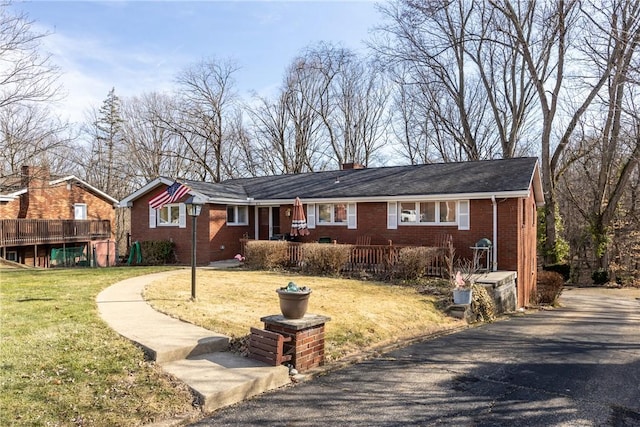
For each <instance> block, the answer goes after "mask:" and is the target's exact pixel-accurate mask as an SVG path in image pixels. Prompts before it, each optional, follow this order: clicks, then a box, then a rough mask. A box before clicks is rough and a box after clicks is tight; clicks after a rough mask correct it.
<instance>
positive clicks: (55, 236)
mask: <svg viewBox="0 0 640 427" xmlns="http://www.w3.org/2000/svg"><path fill="white" fill-rule="evenodd" d="M110 237H111V222H110V221H109V220H67V219H0V247H9V246H27V245H42V244H57V243H73V242H86V241H90V240H101V239H108V238H110Z"/></svg>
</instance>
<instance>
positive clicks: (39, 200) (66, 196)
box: [0, 181, 115, 225]
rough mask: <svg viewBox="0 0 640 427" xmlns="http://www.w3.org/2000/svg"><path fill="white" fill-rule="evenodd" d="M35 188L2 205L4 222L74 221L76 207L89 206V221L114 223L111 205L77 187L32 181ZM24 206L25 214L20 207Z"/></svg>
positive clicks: (1, 210)
mask: <svg viewBox="0 0 640 427" xmlns="http://www.w3.org/2000/svg"><path fill="white" fill-rule="evenodd" d="M31 184H32V187H30V188H29V191H28V192H27V193H25V194H24V195H23V197H22V198H21V199H16V200H13V201H11V202H8V203H0V218H3V219H16V218H27V219H74V209H73V205H74V204H75V203H84V204H86V205H87V219H91V220H105V219H106V220H109V221H111V224H112V225H113V224H114V223H115V209H114V207H113V205H112V203H111V202H110V201H108V200H104V199H103V198H101V197H98V196H96V195H95V194H93V193H91V192H89V191H87V190H85V189H84V188H82V187H80V186H78V185H76V184H74V183H73V182H71V183H70V185H69V186H68V185H67V182H62V183H60V184H57V185H55V186H49V184H48V183H46V182H35V181H32V182H31ZM21 205H22V207H23V209H22V212H20V211H21V209H20V207H21Z"/></svg>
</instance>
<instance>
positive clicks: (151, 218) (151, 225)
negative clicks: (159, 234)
mask: <svg viewBox="0 0 640 427" xmlns="http://www.w3.org/2000/svg"><path fill="white" fill-rule="evenodd" d="M149 228H156V210H155V209H153V208H152V207H151V206H149Z"/></svg>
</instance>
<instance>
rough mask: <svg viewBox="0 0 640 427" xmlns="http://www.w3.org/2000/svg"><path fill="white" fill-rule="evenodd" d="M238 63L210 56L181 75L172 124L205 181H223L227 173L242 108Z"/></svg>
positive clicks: (172, 128)
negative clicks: (228, 152) (230, 137)
mask: <svg viewBox="0 0 640 427" xmlns="http://www.w3.org/2000/svg"><path fill="white" fill-rule="evenodd" d="M238 69H239V68H238V66H237V65H236V64H235V63H233V62H232V61H218V60H215V59H210V60H206V61H202V62H200V63H198V64H196V65H194V66H191V67H189V68H187V69H186V70H184V71H183V72H182V73H180V74H179V75H178V77H177V83H178V86H179V87H178V91H179V92H178V94H179V98H180V102H179V104H178V105H177V115H176V116H175V118H174V120H173V121H172V122H171V123H166V125H169V126H170V127H169V128H170V129H171V130H172V131H173V132H174V133H175V134H176V135H177V136H178V137H179V139H180V142H181V143H182V144H184V145H185V147H187V148H188V154H187V160H188V161H191V162H193V163H194V164H195V165H196V166H197V168H193V171H194V172H195V173H199V177H198V178H199V179H201V180H209V179H211V180H213V181H214V182H220V181H222V180H223V179H225V178H228V177H229V176H226V175H225V162H226V161H227V160H228V159H226V158H225V157H224V153H225V150H226V147H225V144H227V143H228V138H227V137H228V135H229V133H230V132H232V131H233V130H234V129H236V128H235V127H234V126H233V125H231V124H232V123H233V120H234V117H235V116H236V111H235V110H236V109H237V108H238V104H237V102H238V99H237V94H236V93H235V88H234V84H235V82H234V80H233V75H234V74H235V73H236V72H237V71H238Z"/></svg>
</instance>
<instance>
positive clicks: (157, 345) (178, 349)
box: [138, 330, 229, 364]
mask: <svg viewBox="0 0 640 427" xmlns="http://www.w3.org/2000/svg"><path fill="white" fill-rule="evenodd" d="M195 333H196V335H188V334H186V335H185V336H183V337H182V338H181V339H176V338H175V334H174V336H173V337H172V340H171V341H167V342H161V340H158V339H155V340H148V339H139V340H138V343H139V344H140V345H141V346H142V347H144V349H145V352H146V353H147V355H148V356H149V358H150V359H152V360H155V361H156V362H157V363H161V364H165V363H169V362H174V361H177V360H181V359H186V358H189V357H195V356H199V355H201V354H207V353H215V352H219V351H226V350H228V349H229V337H227V336H225V335H211V334H213V333H212V332H211V331H207V334H206V335H209V336H198V335H197V330H196V331H195ZM147 341H148V342H150V345H149V346H147V345H145V342H147Z"/></svg>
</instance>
